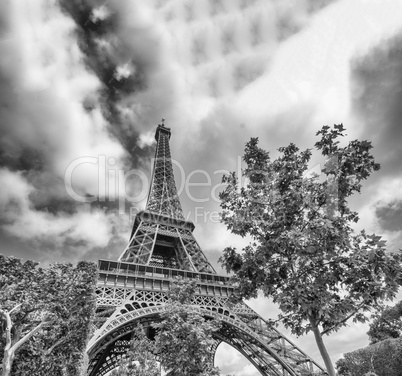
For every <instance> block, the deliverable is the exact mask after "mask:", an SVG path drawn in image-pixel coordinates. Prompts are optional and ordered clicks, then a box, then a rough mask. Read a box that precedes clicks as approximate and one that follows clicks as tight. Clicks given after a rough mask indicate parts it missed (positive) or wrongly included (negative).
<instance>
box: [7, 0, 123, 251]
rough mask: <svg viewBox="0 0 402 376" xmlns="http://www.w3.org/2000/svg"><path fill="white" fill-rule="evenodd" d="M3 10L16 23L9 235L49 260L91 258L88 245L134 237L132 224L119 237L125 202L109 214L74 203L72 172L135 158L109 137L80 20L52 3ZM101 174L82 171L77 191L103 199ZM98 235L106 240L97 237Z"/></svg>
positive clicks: (10, 27) (11, 64)
mask: <svg viewBox="0 0 402 376" xmlns="http://www.w3.org/2000/svg"><path fill="white" fill-rule="evenodd" d="M1 8H2V9H1V11H0V13H1V14H2V15H6V16H7V19H8V20H10V22H9V23H8V24H7V23H6V24H5V26H4V28H3V29H2V34H1V39H0V82H1V85H0V129H1V132H2V138H1V140H0V165H1V166H2V167H1V175H2V178H4V181H5V182H6V183H7V184H5V185H4V189H3V195H2V201H1V204H2V207H3V210H2V211H1V213H0V223H1V224H2V229H3V230H4V231H6V232H7V233H8V235H12V236H14V237H15V238H18V239H20V240H25V241H27V242H30V244H31V247H32V248H38V249H39V250H40V249H42V255H41V251H38V253H37V254H36V255H37V257H38V258H39V259H41V258H43V257H50V258H53V259H56V258H57V255H59V256H60V255H62V256H61V257H63V258H68V254H69V252H71V255H70V256H71V257H73V258H77V257H85V252H86V248H85V247H88V248H91V247H105V246H106V245H107V244H108V242H109V241H110V240H111V239H112V238H113V237H114V236H117V237H119V234H122V235H123V234H125V231H126V226H121V224H119V225H118V226H119V230H118V233H117V234H116V226H117V220H115V219H113V216H116V214H113V216H112V215H111V213H110V211H114V212H115V211H116V208H117V204H113V205H112V206H109V207H108V210H109V212H107V213H106V212H105V211H104V210H103V209H102V205H98V206H97V207H96V205H92V206H91V207H88V205H82V204H81V203H80V202H77V201H74V200H73V199H72V198H71V197H70V196H69V195H68V194H67V191H66V187H65V181H64V180H65V171H66V169H67V168H68V166H69V165H70V164H71V163H74V162H75V161H77V159H78V158H82V157H83V156H84V157H85V156H92V157H93V158H98V156H105V157H106V156H108V157H113V158H114V162H115V163H114V166H113V169H115V170H118V169H122V168H124V167H125V166H126V165H127V153H126V151H125V150H124V148H123V147H122V146H121V144H120V143H119V142H117V140H116V139H114V138H113V137H112V136H111V135H110V133H109V131H108V128H107V122H106V120H105V119H104V117H103V115H102V112H101V108H100V104H99V103H98V102H97V99H96V92H97V90H98V89H99V81H98V80H97V78H96V77H95V76H94V75H93V74H90V73H88V71H87V70H86V68H85V66H84V65H83V64H82V55H81V53H80V51H79V49H78V47H77V44H76V41H75V39H74V38H73V37H72V34H71V32H72V29H73V27H74V25H73V23H72V22H71V20H70V19H68V18H67V17H66V16H64V15H63V14H61V12H60V10H59V8H58V7H57V6H56V4H54V2H52V1H47V0H42V1H38V2H35V4H34V3H32V2H29V4H26V3H25V1H22V0H21V1H16V2H12V3H5V4H2V6H1ZM55 46H57V48H55ZM88 103H91V106H92V107H91V110H90V111H88ZM98 164H99V163H98ZM107 167H109V168H112V167H111V166H107ZM98 173H99V166H98V165H95V164H88V163H87V164H79V165H77V168H76V169H75V171H74V174H73V182H72V184H73V186H74V189H75V190H76V191H77V192H80V194H82V195H95V196H97V195H98V189H99V184H98ZM107 205H108V204H107V203H105V204H104V206H107ZM94 228H98V229H101V230H102V233H99V234H97V235H96V236H95V235H94V234H95V232H94V231H93V229H94ZM84 245H85V246H84ZM50 249H53V250H54V249H57V251H56V252H53V254H52V253H50V252H48V251H49V250H50Z"/></svg>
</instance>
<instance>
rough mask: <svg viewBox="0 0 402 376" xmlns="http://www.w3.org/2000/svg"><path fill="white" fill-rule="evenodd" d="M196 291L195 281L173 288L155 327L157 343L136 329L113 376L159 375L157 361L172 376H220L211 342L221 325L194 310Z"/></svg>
mask: <svg viewBox="0 0 402 376" xmlns="http://www.w3.org/2000/svg"><path fill="white" fill-rule="evenodd" d="M196 289H197V281H196V280H192V281H185V280H182V279H178V280H177V281H175V282H174V283H172V284H171V287H170V290H169V300H168V302H167V304H166V309H165V311H164V312H163V313H161V315H160V321H158V322H156V323H154V324H153V325H152V326H153V327H154V328H155V329H156V335H155V338H154V341H152V340H150V339H148V338H147V337H146V336H145V334H144V331H143V330H142V328H141V327H138V326H137V328H136V331H135V333H134V337H133V340H132V342H131V349H130V351H129V352H128V353H127V354H126V356H124V357H123V359H122V361H121V362H120V365H119V368H118V369H116V370H115V371H113V373H112V376H128V375H130V376H135V375H142V376H154V375H159V371H158V370H157V367H156V361H155V358H156V357H158V360H159V361H160V364H161V366H162V367H163V369H164V370H166V371H167V372H168V375H169V376H188V375H191V376H219V374H220V373H219V369H218V368H217V367H214V366H213V356H214V352H213V351H214V348H213V345H214V340H213V338H212V334H213V332H214V331H216V330H218V329H219V325H218V323H217V322H215V321H214V320H207V319H205V318H204V317H203V316H202V315H200V314H199V313H198V312H197V311H196V310H195V309H194V308H192V306H191V301H192V299H193V297H194V294H195V292H196Z"/></svg>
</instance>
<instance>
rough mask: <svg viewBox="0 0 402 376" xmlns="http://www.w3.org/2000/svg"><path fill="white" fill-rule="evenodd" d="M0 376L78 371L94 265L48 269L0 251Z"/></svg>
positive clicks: (91, 309) (86, 331) (94, 277)
mask: <svg viewBox="0 0 402 376" xmlns="http://www.w3.org/2000/svg"><path fill="white" fill-rule="evenodd" d="M0 276H1V277H0V305H1V308H0V320H1V323H2V331H1V339H2V349H3V362H2V376H8V375H10V373H11V371H12V373H13V375H16V376H18V375H26V374H31V373H32V374H36V375H48V374H52V375H55V376H57V375H65V374H68V375H79V374H80V371H81V370H80V366H81V363H82V358H83V353H84V351H85V346H86V342H87V339H88V337H89V335H90V330H91V323H92V318H93V316H94V312H95V298H96V297H95V284H96V280H97V269H96V265H95V264H93V263H89V262H80V263H78V264H77V266H76V267H74V266H73V265H71V264H60V263H56V264H53V265H51V266H49V267H48V268H41V267H38V263H36V262H34V261H29V260H28V261H26V262H22V261H21V260H19V259H17V258H13V257H4V256H1V255H0Z"/></svg>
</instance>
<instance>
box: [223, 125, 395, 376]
mask: <svg viewBox="0 0 402 376" xmlns="http://www.w3.org/2000/svg"><path fill="white" fill-rule="evenodd" d="M344 131H345V130H344V128H343V125H342V124H340V125H334V127H333V128H330V127H329V126H324V127H323V128H322V129H321V130H320V131H319V132H317V135H318V136H320V137H321V138H320V140H319V141H318V142H317V143H316V144H315V149H316V150H318V151H319V152H320V153H321V154H322V156H324V158H326V162H325V164H324V168H323V169H322V176H321V177H320V176H318V175H317V174H310V175H309V174H308V171H309V162H310V160H311V156H312V150H311V149H308V150H305V151H300V150H299V148H298V147H296V145H294V144H292V143H291V144H290V145H289V146H287V147H281V148H279V153H280V154H279V156H278V158H276V159H275V160H271V158H270V156H269V153H268V152H266V151H264V150H263V149H261V148H260V147H259V146H258V138H252V139H251V140H250V141H249V142H248V143H247V144H246V147H245V153H244V157H243V159H244V161H245V163H246V168H245V169H244V171H243V177H244V178H245V180H246V182H245V184H244V185H243V186H239V185H240V183H241V177H240V180H239V177H238V176H236V174H235V173H231V174H229V175H226V176H224V178H223V182H224V183H226V187H225V189H224V191H223V192H221V194H220V199H221V208H222V213H221V214H222V222H223V223H225V224H226V226H227V228H228V229H229V230H231V231H232V232H233V233H235V234H238V235H241V236H246V235H249V236H250V237H251V239H252V241H251V242H250V244H249V245H248V246H246V247H245V248H244V249H243V251H242V252H241V253H238V252H237V251H236V249H235V248H233V247H228V248H226V249H225V250H224V253H223V256H222V257H221V259H220V261H221V263H222V264H223V266H224V267H226V269H227V271H228V272H233V273H234V276H233V280H234V282H235V283H236V284H237V286H238V297H239V298H240V297H241V298H250V297H256V296H257V292H258V291H259V290H262V292H263V293H264V295H265V296H267V297H271V298H272V300H273V301H274V303H277V304H278V305H279V308H280V310H281V311H282V312H281V314H280V315H279V318H278V319H279V320H281V321H282V322H283V324H284V325H285V326H286V327H288V328H290V329H291V331H292V332H293V334H296V335H302V334H304V333H307V332H309V331H312V332H313V333H314V336H315V340H316V343H317V346H318V348H319V350H320V353H321V356H322V358H323V360H324V363H325V366H326V369H327V372H328V374H329V375H330V376H334V375H335V370H334V367H333V364H332V362H331V359H330V357H329V354H328V352H327V350H326V347H325V345H324V342H323V335H324V334H329V333H331V332H334V331H336V330H338V329H339V328H341V327H342V326H344V325H346V323H347V321H348V320H349V319H352V318H353V321H354V322H356V321H360V322H365V321H366V320H368V317H367V313H368V312H369V311H370V310H372V309H378V308H379V307H381V306H382V305H383V302H384V301H385V300H387V299H393V298H394V297H395V294H396V292H397V290H398V287H399V283H400V282H401V255H400V253H398V254H397V253H394V254H389V253H386V251H385V242H384V241H382V240H381V237H379V236H376V235H368V234H366V233H365V232H364V231H361V232H360V233H355V232H354V231H353V225H354V224H355V223H356V222H357V221H358V219H359V217H358V213H357V212H355V211H352V210H351V209H350V207H349V205H348V201H347V200H348V198H349V197H350V196H351V195H352V194H354V193H356V192H360V189H361V182H362V181H363V180H365V179H367V178H368V177H369V176H370V174H371V173H372V172H373V171H376V170H378V169H379V168H380V166H379V164H378V163H375V161H374V158H373V156H372V155H371V154H370V150H371V148H372V146H371V143H370V142H368V141H358V140H354V141H351V142H349V144H347V145H346V146H343V147H341V146H340V143H339V138H340V137H342V136H344ZM322 177H325V179H324V181H323V180H322Z"/></svg>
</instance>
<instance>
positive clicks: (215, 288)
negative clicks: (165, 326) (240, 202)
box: [87, 125, 322, 376]
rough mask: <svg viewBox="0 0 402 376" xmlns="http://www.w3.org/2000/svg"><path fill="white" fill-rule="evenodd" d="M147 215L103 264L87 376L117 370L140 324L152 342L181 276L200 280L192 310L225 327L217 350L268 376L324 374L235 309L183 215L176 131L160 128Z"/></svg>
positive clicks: (244, 310) (241, 308) (252, 315)
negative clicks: (173, 145) (227, 350)
mask: <svg viewBox="0 0 402 376" xmlns="http://www.w3.org/2000/svg"><path fill="white" fill-rule="evenodd" d="M155 138H156V140H157V147H156V157H155V163H154V170H153V176H152V183H151V187H150V191H149V196H148V202H147V205H146V209H145V210H144V211H142V212H140V213H138V214H137V216H136V219H135V221H134V225H133V231H132V234H131V237H130V240H129V242H128V245H127V247H126V249H125V250H124V251H123V253H122V254H121V256H120V257H119V259H118V260H117V261H111V260H99V280H98V284H97V330H96V331H95V333H94V335H93V336H92V338H91V339H90V341H89V343H88V347H87V353H88V356H89V367H88V376H103V375H105V374H107V373H108V372H109V371H111V370H112V369H114V368H115V367H116V366H117V365H118V362H119V360H120V358H121V356H122V355H123V354H124V353H125V352H126V351H127V350H128V348H129V343H130V339H131V336H132V333H133V330H134V328H135V327H136V325H137V324H138V323H140V324H142V325H143V326H144V328H146V331H147V333H148V334H149V335H150V336H152V331H153V329H152V323H153V322H156V321H158V320H159V315H160V313H161V312H163V311H164V309H165V305H166V302H167V300H168V294H167V293H168V291H169V289H170V284H171V283H172V281H173V280H174V279H175V278H177V277H178V276H180V277H182V278H185V279H197V286H198V291H197V294H196V296H195V297H194V299H193V301H192V303H191V306H192V307H193V309H194V310H196V311H198V312H199V313H201V314H202V315H204V316H205V317H209V318H215V319H217V320H219V321H220V322H221V324H222V325H221V329H220V330H219V331H218V332H217V333H215V334H214V339H215V345H214V350H216V348H217V347H218V345H219V344H220V343H221V342H225V343H227V344H229V345H230V346H232V347H234V348H235V349H237V350H238V351H239V352H240V353H242V354H243V355H244V356H245V357H246V358H247V359H248V360H249V361H250V362H251V363H252V364H253V365H254V366H255V367H256V369H257V370H258V371H259V372H260V373H261V375H268V376H299V375H301V374H305V371H307V370H308V371H315V370H321V371H322V368H321V367H320V366H319V365H318V364H317V363H316V362H314V360H312V359H311V358H310V357H308V356H307V355H306V354H305V353H304V352H303V351H302V350H300V349H299V348H298V347H297V346H296V345H295V344H294V343H292V342H291V341H290V340H289V339H287V338H286V337H285V336H283V335H282V334H281V333H280V332H279V331H278V330H276V329H275V328H273V327H272V326H271V325H269V324H268V323H267V322H266V321H265V320H264V319H262V318H261V317H260V316H259V315H258V314H257V313H256V312H254V311H253V310H252V309H251V308H250V307H248V306H247V305H246V304H245V303H239V304H237V305H233V304H231V303H230V301H229V297H230V296H231V295H232V294H233V293H234V288H233V286H231V285H230V283H229V279H228V278H227V277H225V276H220V275H218V274H216V272H215V270H214V269H213V267H212V266H211V264H210V263H209V262H208V260H207V258H206V257H205V255H204V253H203V252H202V250H201V248H200V246H199V244H198V243H197V241H196V240H195V238H194V236H193V234H192V232H193V230H194V224H193V223H192V222H189V221H186V220H185V219H184V216H183V211H182V208H181V204H180V200H179V198H178V195H177V189H176V185H175V181H174V176H173V168H172V161H171V156H170V148H169V139H170V129H169V128H166V127H165V126H164V125H159V126H158V128H157V130H156V134H155Z"/></svg>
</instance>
